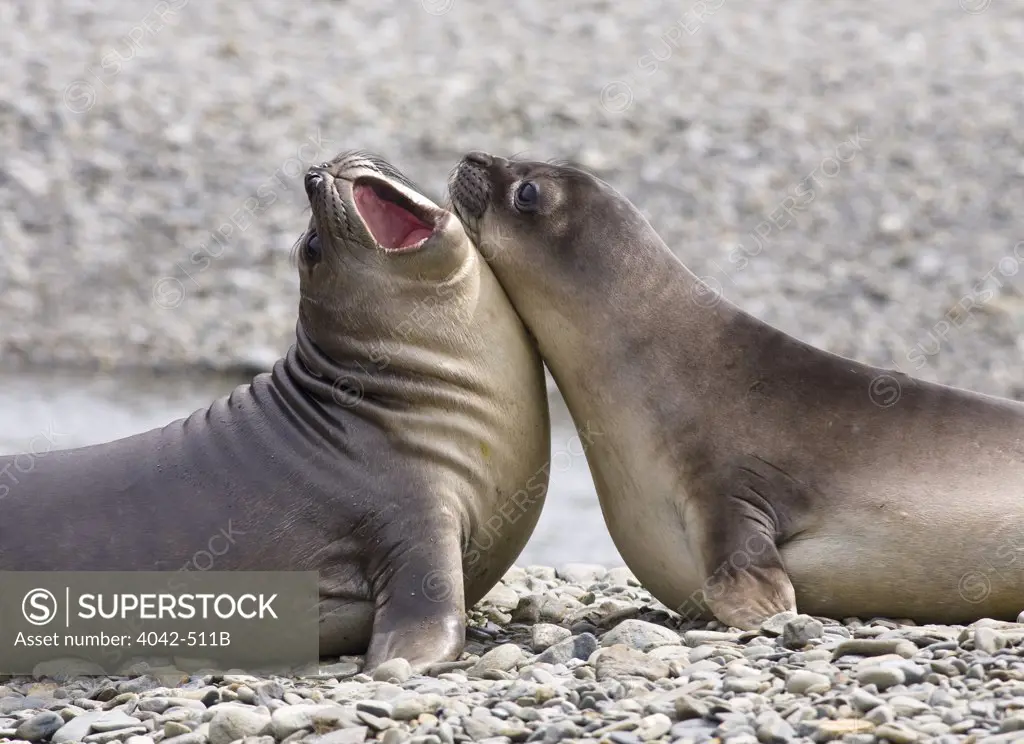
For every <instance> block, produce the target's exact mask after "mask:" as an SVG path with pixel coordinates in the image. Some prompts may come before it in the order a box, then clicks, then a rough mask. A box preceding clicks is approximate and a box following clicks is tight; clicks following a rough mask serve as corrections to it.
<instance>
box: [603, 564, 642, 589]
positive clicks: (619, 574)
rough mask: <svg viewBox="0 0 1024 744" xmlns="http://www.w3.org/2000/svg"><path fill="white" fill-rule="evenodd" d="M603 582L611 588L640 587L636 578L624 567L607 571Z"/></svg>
mask: <svg viewBox="0 0 1024 744" xmlns="http://www.w3.org/2000/svg"><path fill="white" fill-rule="evenodd" d="M604 580H605V581H606V582H608V583H609V584H610V585H611V586H640V582H639V581H638V580H637V578H636V576H635V575H634V574H633V572H632V571H630V570H629V569H628V568H627V567H626V566H619V567H618V568H612V569H609V570H608V573H607V574H605V576H604Z"/></svg>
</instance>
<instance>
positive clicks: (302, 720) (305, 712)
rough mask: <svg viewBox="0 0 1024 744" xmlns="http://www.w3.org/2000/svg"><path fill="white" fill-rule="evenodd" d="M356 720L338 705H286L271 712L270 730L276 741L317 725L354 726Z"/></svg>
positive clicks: (356, 722) (332, 726)
mask: <svg viewBox="0 0 1024 744" xmlns="http://www.w3.org/2000/svg"><path fill="white" fill-rule="evenodd" d="M357 724H358V720H357V719H356V717H355V714H354V713H350V712H349V711H347V710H346V709H345V708H343V707H342V706H340V705H334V704H323V705H318V704H315V703H305V704H300V705H286V706H284V707H281V708H278V709H277V710H275V711H274V712H273V713H272V714H271V722H270V725H271V731H272V733H273V734H274V738H276V739H277V740H278V741H280V740H281V739H286V738H288V737H289V736H291V735H292V734H294V733H295V732H296V731H301V730H303V729H313V728H314V727H315V726H317V725H327V726H329V727H331V728H337V727H339V726H355V725H357Z"/></svg>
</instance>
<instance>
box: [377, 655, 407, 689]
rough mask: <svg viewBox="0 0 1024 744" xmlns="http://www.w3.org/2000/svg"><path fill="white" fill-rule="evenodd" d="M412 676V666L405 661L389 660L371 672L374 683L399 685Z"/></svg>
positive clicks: (399, 659)
mask: <svg viewBox="0 0 1024 744" xmlns="http://www.w3.org/2000/svg"><path fill="white" fill-rule="evenodd" d="M411 676H412V665H411V664H409V662H408V660H407V659H402V658H397V659H389V660H388V661H385V662H384V663H383V664H380V665H379V666H378V667H377V668H376V669H374V670H373V675H372V677H373V679H374V681H376V682H398V683H399V684H401V683H402V682H405V681H406V680H407V679H409V677H411Z"/></svg>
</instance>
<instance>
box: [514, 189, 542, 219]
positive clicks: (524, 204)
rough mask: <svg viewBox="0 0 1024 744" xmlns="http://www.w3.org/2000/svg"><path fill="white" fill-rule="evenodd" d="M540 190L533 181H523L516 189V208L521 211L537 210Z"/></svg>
mask: <svg viewBox="0 0 1024 744" xmlns="http://www.w3.org/2000/svg"><path fill="white" fill-rule="evenodd" d="M539 198H540V190H539V189H538V188H537V184H535V183H534V182H533V181H523V182H522V183H521V184H519V188H517V189H516V209H518V210H519V211H521V212H536V211H537V206H538V204H537V202H538V200H539Z"/></svg>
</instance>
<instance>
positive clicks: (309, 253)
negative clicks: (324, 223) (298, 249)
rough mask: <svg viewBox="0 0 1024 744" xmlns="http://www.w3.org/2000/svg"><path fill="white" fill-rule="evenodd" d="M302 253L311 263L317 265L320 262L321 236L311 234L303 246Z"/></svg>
mask: <svg viewBox="0 0 1024 744" xmlns="http://www.w3.org/2000/svg"><path fill="white" fill-rule="evenodd" d="M302 253H303V255H304V256H305V258H306V261H307V262H309V263H316V262H317V261H319V260H320V255H321V247H320V236H319V235H318V234H317V233H310V235H309V237H308V238H306V242H305V243H303V244H302Z"/></svg>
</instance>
